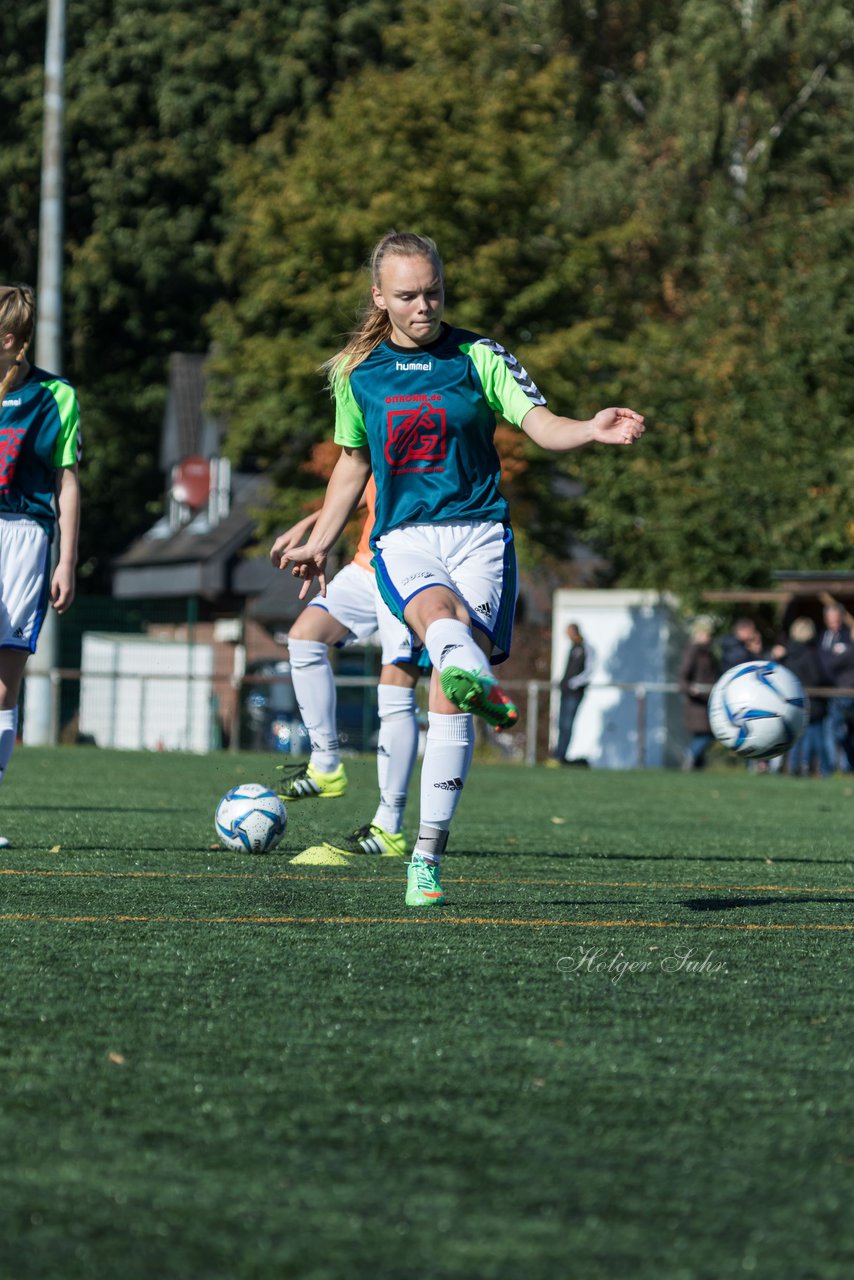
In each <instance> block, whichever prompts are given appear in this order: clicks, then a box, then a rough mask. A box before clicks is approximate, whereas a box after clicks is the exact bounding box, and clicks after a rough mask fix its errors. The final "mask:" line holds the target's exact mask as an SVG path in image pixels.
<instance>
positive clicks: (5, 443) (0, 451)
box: [0, 427, 27, 489]
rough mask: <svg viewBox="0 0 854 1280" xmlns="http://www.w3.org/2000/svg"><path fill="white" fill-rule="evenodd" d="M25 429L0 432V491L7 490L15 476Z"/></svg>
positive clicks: (13, 428) (8, 428)
mask: <svg viewBox="0 0 854 1280" xmlns="http://www.w3.org/2000/svg"><path fill="white" fill-rule="evenodd" d="M26 434H27V428H26V427H3V429H2V430H0V489H8V488H9V486H10V485H11V483H12V479H13V477H14V475H15V467H16V466H17V464H18V457H19V456H20V453H21V445H22V444H23V443H24V436H25V435H26Z"/></svg>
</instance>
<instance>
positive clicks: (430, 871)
mask: <svg viewBox="0 0 854 1280" xmlns="http://www.w3.org/2000/svg"><path fill="white" fill-rule="evenodd" d="M444 901H445V891H444V889H443V888H442V886H441V885H440V884H439V869H438V867H436V866H435V865H434V864H433V863H432V862H425V861H424V859H423V858H421V857H419V856H418V854H417V853H413V855H412V861H411V862H410V863H409V866H408V867H407V869H406V905H407V906H408V907H441V906H442V903H443V902H444Z"/></svg>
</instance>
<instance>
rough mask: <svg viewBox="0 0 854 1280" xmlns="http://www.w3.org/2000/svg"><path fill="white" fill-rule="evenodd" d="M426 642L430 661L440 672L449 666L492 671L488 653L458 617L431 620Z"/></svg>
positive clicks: (465, 669) (425, 638)
mask: <svg viewBox="0 0 854 1280" xmlns="http://www.w3.org/2000/svg"><path fill="white" fill-rule="evenodd" d="M424 643H425V644H426V646H427V652H428V653H429V654H430V661H431V662H432V663H433V666H434V667H435V668H436V670H437V671H439V672H440V673H441V671H442V670H443V669H444V668H445V667H447V666H452V667H462V668H463V670H464V671H483V672H485V673H486V674H487V675H489V673H490V672H489V662H488V661H487V658H486V654H485V653H484V652H483V650H482V649H481V648H480V646H479V645H478V644H476V643H475V640H474V638H473V637H472V634H471V631H470V630H469V629H468V627H467V626H466V625H465V623H464V622H458V621H457V619H456V618H440V620H439V621H438V622H431V623H430V626H429V627H428V628H427V632H426V634H425V636H424Z"/></svg>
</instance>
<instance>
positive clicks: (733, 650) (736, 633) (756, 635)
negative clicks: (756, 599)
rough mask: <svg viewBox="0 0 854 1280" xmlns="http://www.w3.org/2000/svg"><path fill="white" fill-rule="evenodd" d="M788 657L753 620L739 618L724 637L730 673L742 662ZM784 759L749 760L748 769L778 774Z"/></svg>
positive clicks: (724, 660)
mask: <svg viewBox="0 0 854 1280" xmlns="http://www.w3.org/2000/svg"><path fill="white" fill-rule="evenodd" d="M785 656H786V650H785V647H784V646H783V645H781V644H775V645H773V646H771V645H766V643H765V641H764V640H763V639H762V635H761V633H760V631H759V628H758V627H757V625H756V623H755V622H754V621H753V619H752V618H738V619H737V620H736V622H735V623H734V625H733V628H732V631H731V632H730V634H729V635H727V636H724V640H723V645H722V647H721V667H722V669H723V670H724V671H729V669H730V667H737V666H738V665H739V664H740V663H742V662H751V661H761V662H770V661H772V660H773V661H775V662H780V661H782V659H783V658H784V657H785ZM782 763H783V762H782V757H781V756H777V757H776V758H775V759H773V760H748V761H747V762H746V764H747V768H748V769H750V770H751V771H752V772H755V773H777V772H778V771H779V770H780V768H781V767H782Z"/></svg>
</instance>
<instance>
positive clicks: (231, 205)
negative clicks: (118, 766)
mask: <svg viewBox="0 0 854 1280" xmlns="http://www.w3.org/2000/svg"><path fill="white" fill-rule="evenodd" d="M68 12H69V57H68V70H67V77H68V87H69V98H68V141H69V165H68V208H67V235H66V256H67V276H66V283H67V299H66V326H67V337H68V361H67V372H68V373H69V374H70V376H72V377H73V378H74V379H75V380H76V381H77V382H78V383H79V385H80V387H81V394H82V398H83V403H84V408H85V410H86V422H87V428H88V431H87V434H88V446H89V447H88V461H87V467H86V474H85V479H84V483H85V486H86V501H87V511H88V516H87V525H86V529H87V532H86V535H85V539H84V554H85V555H87V556H88V557H89V558H90V560H91V562H92V563H93V565H95V566H97V565H98V564H100V563H102V562H103V559H104V558H105V557H106V556H108V555H109V553H110V552H112V551H115V550H118V549H119V548H120V547H121V546H122V545H123V544H124V543H125V542H126V540H127V538H128V537H129V536H130V535H131V534H132V533H134V532H136V531H138V530H139V528H140V527H142V526H144V524H145V523H146V522H147V519H148V518H149V517H148V516H147V507H150V506H151V505H152V504H154V503H156V501H157V499H158V496H159V486H160V481H159V477H158V475H157V471H156V466H155V459H156V448H157V437H158V432H159V427H160V417H161V412H162V405H163V394H164V389H165V374H166V361H167V357H168V355H169V353H170V352H171V351H173V350H184V351H202V350H205V349H206V348H207V347H208V345H209V344H212V346H213V349H214V352H215V357H214V361H213V372H214V387H213V403H214V405H215V407H216V408H217V409H218V410H219V411H221V412H222V413H223V414H224V415H225V416H226V417H227V420H228V423H229V438H228V447H229V451H230V452H231V454H232V456H233V458H234V459H235V460H236V461H240V462H241V463H243V464H244V465H250V466H251V465H255V466H260V467H264V468H266V469H268V470H269V472H270V474H271V475H272V476H273V477H274V479H275V481H276V484H277V487H278V493H279V500H278V503H277V505H276V508H275V509H274V510H272V511H271V512H270V513H269V520H270V523H271V524H272V523H273V522H275V521H279V520H288V519H290V518H292V517H293V516H296V515H297V514H299V513H300V511H301V510H302V509H303V508H304V506H305V504H306V503H307V502H310V501H314V500H316V499H317V497H318V495H319V492H320V491H321V487H322V478H323V474H324V468H328V465H329V450H328V447H327V446H325V445H324V442H328V440H329V437H330V435H331V422H332V415H331V406H330V402H329V399H328V395H327V393H326V391H325V388H324V385H323V379H322V377H321V376H320V375H319V374H318V367H319V366H320V364H321V363H322V361H323V360H324V359H326V358H327V357H328V356H329V355H330V354H331V353H332V352H333V351H334V350H336V349H337V347H338V345H339V344H340V342H341V340H342V336H343V334H344V333H346V331H347V330H348V329H349V328H350V327H351V325H352V323H353V320H354V317H355V314H356V312H357V310H358V308H359V306H360V303H361V301H362V300H363V298H364V297H365V293H366V284H367V282H366V278H365V275H364V272H363V270H362V269H361V264H362V263H363V261H364V259H365V257H366V255H367V253H368V250H369V249H370V246H371V245H372V243H373V242H374V241H375V240H376V238H377V237H378V236H379V235H381V234H382V233H383V232H385V231H386V230H388V228H389V227H391V226H398V227H411V228H414V229H418V230H422V231H425V232H427V233H429V234H431V235H433V236H434V237H435V238H436V239H437V241H438V242H439V245H440V248H441V250H442V252H443V255H444V257H445V261H446V265H447V273H448V294H449V302H448V316H449V318H450V319H452V320H454V321H456V322H457V323H460V324H464V325H469V326H471V327H473V328H476V329H480V330H481V331H483V332H487V333H489V334H491V335H493V336H494V337H496V338H498V339H499V340H501V341H502V342H504V343H505V345H507V346H508V347H509V348H510V349H511V350H513V351H514V352H515V353H516V354H517V355H518V356H519V357H520V358H521V359H522V360H523V362H524V363H525V364H526V365H527V367H528V368H529V370H530V372H531V374H532V375H533V376H534V377H535V379H536V380H537V381H538V382H539V383H540V384H541V386H542V388H543V390H544V391H545V392H546V394H547V396H548V398H549V402H550V404H551V405H552V406H553V407H554V408H555V409H556V410H557V411H560V412H566V413H569V414H572V415H575V416H585V415H587V414H588V413H590V412H592V411H593V410H594V409H595V408H597V407H598V406H600V405H602V404H604V403H608V402H610V403H629V404H631V405H633V406H635V407H638V408H640V409H642V410H643V411H644V412H645V413H646V414H647V416H648V419H649V432H648V435H647V437H646V439H645V440H644V441H643V443H642V444H641V445H640V446H639V447H637V448H635V449H633V450H631V451H627V450H614V451H604V450H596V449H586V450H581V451H579V452H578V453H574V454H569V455H565V456H563V457H560V458H555V457H553V456H548V455H545V454H543V453H542V452H541V451H539V450H537V449H536V448H535V447H533V446H532V445H530V443H529V442H527V440H526V439H525V438H524V437H520V436H518V435H515V434H513V433H511V432H509V431H502V432H501V434H500V439H501V442H502V452H503V457H504V462H505V477H506V487H507V492H508V496H510V498H511V503H512V506H513V509H514V523H515V525H516V527H517V530H518V531H519V534H520V539H521V542H522V543H523V544H524V547H525V552H526V554H527V555H530V556H534V555H536V554H551V555H556V556H562V555H565V554H566V552H567V550H568V548H569V547H570V546H571V545H572V543H573V541H575V540H578V539H582V540H584V541H586V542H587V543H588V544H590V545H591V546H592V547H593V548H594V549H595V550H596V551H597V552H599V553H601V555H602V556H603V557H604V558H605V559H607V561H608V562H609V563H610V565H611V568H612V575H613V579H614V580H616V581H619V582H622V583H626V584H629V585H647V586H657V587H671V588H674V589H678V590H680V591H682V592H683V593H686V594H691V593H693V592H698V591H700V590H701V589H702V588H704V587H711V586H722V585H731V584H740V585H751V584H752V585H761V584H763V583H765V582H767V581H768V578H769V575H770V573H771V571H772V570H773V569H774V568H780V567H791V566H801V567H804V566H808V567H811V568H815V569H821V568H836V567H849V562H850V554H851V543H852V522H851V518H850V516H849V513H848V509H847V502H846V496H847V490H848V489H849V487H850V484H851V461H852V458H851V448H852V446H851V445H850V444H849V442H848V436H847V430H846V428H847V421H848V419H849V417H850V414H851V397H852V390H851V388H852V379H851V368H852V354H854V353H852V341H854V339H852V332H853V331H854V325H852V319H854V317H852V306H854V302H852V290H851V288H850V266H849V265H848V264H849V263H850V261H851V252H850V250H851V239H852V220H853V219H854V212H852V166H854V146H852V141H854V138H852V133H854V129H853V128H852V123H851V115H850V109H849V104H850V100H851V90H852V67H851V52H852V34H854V17H853V16H852V14H851V11H850V7H849V6H848V5H846V4H845V3H844V0H816V3H814V4H810V5H803V4H801V3H796V2H795V0H682V2H680V3H678V4H677V3H675V2H674V0H622V2H620V3H618V2H617V0H516V2H515V3H513V4H507V5H495V4H493V3H489V0H456V2H455V3H452V2H451V0H433V2H432V3H427V2H426V0H410V3H407V4H406V5H402V4H399V3H393V0H364V2H363V3H359V4H357V5H353V4H352V3H344V2H343V0H338V2H332V0H294V3H291V4H288V5H286V6H282V5H281V4H279V3H278V2H277V0H255V2H254V3H244V2H240V0H219V2H218V3H216V4H214V3H194V4H191V3H190V2H189V0H172V2H171V3H169V4H167V3H166V2H165V0H147V2H145V3H136V2H134V3H131V0H110V2H108V0H68ZM43 23H44V6H43V5H41V4H35V3H34V2H30V0H22V3H21V4H19V5H18V6H16V7H15V9H14V10H13V12H12V14H11V15H10V17H9V18H8V19H7V35H8V36H9V40H8V47H9V54H8V56H7V59H6V67H5V74H4V77H3V78H2V80H0V103H2V105H3V106H4V107H5V109H6V114H7V118H8V119H13V120H14V122H15V127H14V128H13V129H12V130H9V131H7V132H8V134H9V140H8V142H7V145H6V147H4V150H3V152H2V154H0V175H1V176H2V190H3V193H4V194H3V197H2V202H0V262H2V271H3V274H5V275H7V276H12V277H13V278H33V276H34V275H35V254H36V235H37V199H38V156H39V151H40V141H39V131H40V127H41V119H40V115H41V104H40V95H41V84H42V73H41V61H42V56H43V38H44V32H43ZM10 27H11V30H10ZM579 493H580V496H579Z"/></svg>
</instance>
